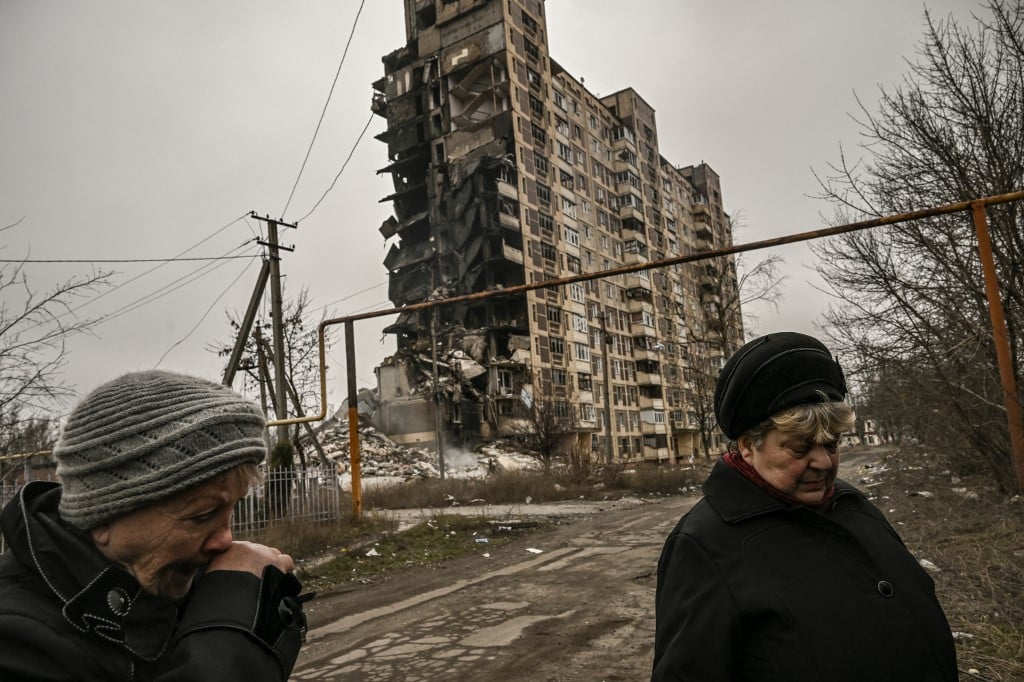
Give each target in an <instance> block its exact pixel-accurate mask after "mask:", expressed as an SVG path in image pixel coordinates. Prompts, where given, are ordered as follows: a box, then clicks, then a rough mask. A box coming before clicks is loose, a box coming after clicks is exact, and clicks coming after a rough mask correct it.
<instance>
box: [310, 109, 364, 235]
mask: <svg viewBox="0 0 1024 682" xmlns="http://www.w3.org/2000/svg"><path fill="white" fill-rule="evenodd" d="M374 115H375V114H370V118H369V119H367V121H366V125H365V126H363V130H362V132H361V133H359V137H357V138H356V143H355V144H354V145H352V149H351V150H350V151H349V153H348V156H347V157H345V163H343V164H341V170H339V171H338V174H337V175H335V176H334V180H332V181H331V186H330V187H328V188H327V190H326V191H325V192H324V193H323V196H321V197H320V198H319V199H318V200H317V202H316V203H315V204H313V208H311V209H309V212H308V213H306V215H304V216H302V217H301V218H299V219H298V220H296V221H295V222H296V223H301V222H302V221H303V220H305V219H306V218H308V217H309V216H311V215H312V214H313V211H315V210H316V209H317V208H318V207H319V206H320V204H321V203H322V202H323V200H324V199H326V198H327V195H328V194H330V192H331V190H332V189H334V185H335V184H337V182H338V178H340V177H341V174H342V173H344V172H345V167H346V166H348V162H349V161H351V160H352V155H353V154H355V153H356V148H358V147H359V143H360V142H362V140H363V135H365V134H366V131H367V130H369V128H370V124H371V123H373V117H374Z"/></svg>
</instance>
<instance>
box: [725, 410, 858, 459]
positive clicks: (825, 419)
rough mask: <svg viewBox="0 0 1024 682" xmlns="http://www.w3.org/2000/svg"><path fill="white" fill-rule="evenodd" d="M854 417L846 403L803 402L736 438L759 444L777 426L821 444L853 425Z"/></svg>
mask: <svg viewBox="0 0 1024 682" xmlns="http://www.w3.org/2000/svg"><path fill="white" fill-rule="evenodd" d="M856 418H857V417H856V415H855V414H854V412H853V408H852V407H850V406H849V405H847V404H846V403H840V402H833V401H830V400H826V401H825V402H820V403H807V404H806V405H797V406H796V407H791V408H789V409H788V410H783V411H782V412H778V413H776V414H773V415H772V416H771V417H769V418H768V419H766V420H764V421H763V422H761V423H760V424H758V425H757V426H754V427H753V428H750V429H748V430H747V431H746V432H744V433H743V434H742V435H741V436H740V438H750V439H751V440H752V441H753V443H754V447H760V446H761V444H762V443H763V442H764V438H765V436H767V435H768V432H769V431H771V430H773V429H778V430H779V431H784V432H786V433H788V434H793V435H795V436H798V437H800V438H803V439H805V440H808V441H812V442H814V443H818V444H819V445H822V444H825V443H830V442H834V441H837V440H839V436H841V435H842V434H843V433H844V432H846V431H849V430H850V429H852V428H853V423H854V420H856ZM737 440H738V439H737Z"/></svg>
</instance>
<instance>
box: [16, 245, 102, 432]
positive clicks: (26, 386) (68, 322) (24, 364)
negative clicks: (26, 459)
mask: <svg viewBox="0 0 1024 682" xmlns="http://www.w3.org/2000/svg"><path fill="white" fill-rule="evenodd" d="M8 227H13V226H8ZM3 229H7V228H3ZM0 231H2V230H0ZM107 279H108V275H107V274H106V273H103V272H93V273H91V274H89V275H81V276H76V277H71V278H69V279H66V280H64V281H62V282H60V283H59V284H57V285H56V286H54V287H53V288H52V289H50V290H49V291H46V292H43V293H40V292H39V291H37V290H35V289H33V288H32V286H31V285H30V284H29V279H28V275H27V274H26V272H25V264H24V263H17V264H2V265H0V412H3V413H6V414H21V413H22V410H28V411H30V412H34V411H38V410H42V409H45V408H46V407H47V406H48V405H49V404H50V403H52V402H53V401H54V400H59V399H62V398H66V397H68V396H69V395H71V393H72V391H71V389H70V388H68V387H67V385H66V384H65V383H64V379H63V377H62V375H61V370H62V369H63V367H64V364H65V359H66V348H67V347H66V343H67V340H68V338H69V337H71V336H73V335H75V334H78V333H82V332H86V331H88V330H89V328H90V327H91V326H92V325H93V324H95V320H92V319H86V318H80V317H77V316H75V314H74V313H75V307H74V304H75V302H76V301H77V300H79V299H81V298H84V297H86V296H88V295H89V294H91V293H93V292H95V291H97V290H98V289H100V288H102V287H104V286H106V284H107Z"/></svg>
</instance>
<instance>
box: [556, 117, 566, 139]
mask: <svg viewBox="0 0 1024 682" xmlns="http://www.w3.org/2000/svg"><path fill="white" fill-rule="evenodd" d="M555 130H557V131H558V132H559V133H561V134H562V135H565V136H566V137H569V122H568V121H566V120H565V119H564V118H562V117H561V116H555ZM559 146H561V144H559Z"/></svg>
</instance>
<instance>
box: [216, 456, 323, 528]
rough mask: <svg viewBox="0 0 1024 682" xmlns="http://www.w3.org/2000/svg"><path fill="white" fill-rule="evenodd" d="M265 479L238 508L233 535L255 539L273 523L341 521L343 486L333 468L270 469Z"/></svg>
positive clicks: (233, 521)
mask: <svg viewBox="0 0 1024 682" xmlns="http://www.w3.org/2000/svg"><path fill="white" fill-rule="evenodd" d="M263 475H264V481H263V483H262V484H261V485H254V486H252V487H251V488H249V492H248V494H246V496H245V497H243V498H242V499H241V500H239V501H238V504H237V505H235V515H234V518H233V519H232V522H231V532H232V533H233V534H234V535H235V536H236V537H249V536H252V535H254V534H255V533H258V532H259V531H260V530H262V529H263V528H265V527H266V526H267V525H268V524H269V523H271V522H272V521H274V520H289V521H292V520H295V519H306V520H309V521H314V522H325V521H335V520H337V519H340V518H341V515H342V503H341V497H342V495H341V484H340V482H339V480H338V476H337V472H336V471H335V470H334V468H333V467H311V468H308V469H269V470H264V472H263Z"/></svg>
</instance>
